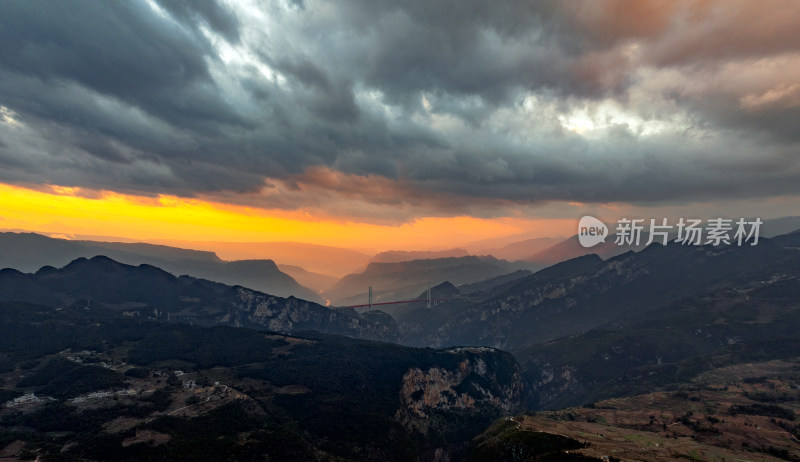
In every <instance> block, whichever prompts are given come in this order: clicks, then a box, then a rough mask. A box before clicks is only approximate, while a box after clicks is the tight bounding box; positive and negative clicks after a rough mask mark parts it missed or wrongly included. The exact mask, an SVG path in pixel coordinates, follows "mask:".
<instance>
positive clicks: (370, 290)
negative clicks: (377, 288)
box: [369, 286, 372, 311]
mask: <svg viewBox="0 0 800 462" xmlns="http://www.w3.org/2000/svg"><path fill="white" fill-rule="evenodd" d="M369 310H370V311H372V286H369Z"/></svg>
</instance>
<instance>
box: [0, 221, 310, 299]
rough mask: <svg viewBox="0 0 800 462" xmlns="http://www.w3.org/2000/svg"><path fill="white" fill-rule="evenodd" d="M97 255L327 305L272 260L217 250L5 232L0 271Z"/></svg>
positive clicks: (30, 269)
mask: <svg viewBox="0 0 800 462" xmlns="http://www.w3.org/2000/svg"><path fill="white" fill-rule="evenodd" d="M96 255H105V256H108V257H109V258H112V259H114V260H117V261H119V262H122V263H127V264H131V265H140V264H149V265H153V266H157V267H159V268H162V269H164V270H166V271H169V272H170V273H174V274H186V275H190V276H194V277H199V278H203V279H209V280H212V281H216V282H222V283H224V284H231V285H241V286H245V287H249V288H251V289H255V290H260V291H263V292H267V293H271V294H275V295H278V296H282V297H288V296H290V295H293V296H295V297H298V298H302V299H304V300H310V301H314V302H322V299H321V298H320V297H319V294H318V293H316V292H315V291H313V290H311V289H308V288H306V287H303V286H301V285H300V284H298V283H297V281H295V280H294V279H293V278H292V277H291V276H289V275H288V274H286V273H283V272H281V271H280V270H279V269H278V267H277V266H276V265H275V262H273V261H272V260H238V261H231V262H226V261H223V260H221V259H219V258H218V257H217V255H216V254H214V253H213V252H205V251H199V250H188V249H179V248H176V247H168V246H163V245H153V244H143V243H135V244H132V243H120V242H94V241H69V240H65V239H53V238H49V237H46V236H42V235H39V234H34V233H0V268H2V267H6V268H14V269H18V270H20V271H22V272H34V271H36V270H38V269H39V268H41V267H42V266H46V265H50V266H56V267H61V266H64V265H66V264H67V263H69V262H71V261H72V260H75V259H77V258H81V257H84V258H91V257H94V256H96Z"/></svg>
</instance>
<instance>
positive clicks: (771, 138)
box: [0, 0, 800, 216]
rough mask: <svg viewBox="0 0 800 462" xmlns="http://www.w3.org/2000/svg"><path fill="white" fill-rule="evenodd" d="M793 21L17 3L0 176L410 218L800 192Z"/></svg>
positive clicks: (467, 3)
mask: <svg viewBox="0 0 800 462" xmlns="http://www.w3.org/2000/svg"><path fill="white" fill-rule="evenodd" d="M798 21H800V8H797V7H796V6H795V5H793V4H787V3H785V2H778V3H774V4H773V3H763V4H762V3H759V4H755V3H748V2H742V3H739V2H730V3H728V2H726V3H725V4H724V6H723V7H720V5H719V4H717V5H714V4H713V3H705V2H700V3H697V2H692V3H683V2H665V1H664V2H662V1H656V0H654V1H649V2H641V1H626V0H608V1H604V2H574V3H562V2H528V1H499V2H485V1H476V0H459V1H437V2H431V1H422V0H420V1H407V2H389V1H366V0H341V1H337V2H325V1H306V2H291V4H290V5H289V7H288V8H285V7H282V6H281V5H279V4H278V3H277V2H276V3H273V2H264V3H263V4H253V5H251V8H250V9H244V8H243V7H242V5H241V4H231V5H227V4H223V3H218V2H212V1H194V0H169V1H168V0H163V1H161V0H159V1H157V2H154V3H148V2H144V1H142V2H84V1H78V0H76V1H71V2H57V3H53V4H48V6H47V8H44V7H42V6H41V5H40V4H35V3H33V2H9V3H7V4H5V5H4V6H3V14H2V15H0V107H1V108H4V110H5V111H6V112H7V114H6V115H4V116H3V118H0V166H2V168H1V169H0V180H2V181H6V182H25V183H54V184H62V185H77V186H85V187H92V188H98V189H113V190H118V191H125V192H134V193H145V194H158V193H174V194H180V195H208V194H212V195H213V194H216V195H217V196H218V197H224V198H225V200H230V201H234V202H244V203H254V204H258V205H263V206H277V207H285V208H296V207H308V206H309V204H311V205H313V206H318V207H320V208H324V207H325V206H326V205H325V201H328V202H330V201H335V200H338V199H339V198H344V199H347V200H354V201H359V202H361V203H367V204H388V205H392V206H393V207H398V208H413V209H414V210H413V212H408V214H412V215H413V214H421V213H430V214H458V213H465V212H472V211H474V210H477V209H481V210H483V211H482V212H480V213H490V212H485V210H489V209H491V208H492V207H495V208H494V209H493V210H495V213H497V214H502V213H505V212H504V211H505V207H508V206H511V205H513V204H514V203H535V202H539V201H548V200H568V201H570V200H574V201H585V202H592V201H638V202H644V203H648V202H652V203H661V202H669V201H683V200H691V199H698V200H699V199H709V200H713V199H715V198H719V197H723V196H725V197H728V196H731V195H733V196H739V197H751V196H762V195H763V196H768V195H774V194H794V193H798V192H800V191H798V188H800V187H799V186H798V185H797V182H796V181H794V179H795V178H796V177H797V174H798V170H800V168H799V166H798V163H797V162H798V159H797V156H796V154H797V149H798V145H797V143H798V142H800V138H799V137H800V135H798V133H800V132H798V131H797V130H796V127H797V126H800V112H799V111H800V82H798V80H799V79H797V78H796V75H800V74H798V73H794V72H793V71H800V64H798V55H800V32H798V29H797V28H796V27H795V25H796V24H797V22H798ZM792 76H795V77H792ZM609 104H611V105H612V106H613V108H614V109H613V110H606V109H603V108H604V107H606V106H608V105H609ZM604 105H605V106H604ZM603 111H606V112H603ZM609 111H610V112H609ZM0 115H2V114H0ZM589 119H590V120H589ZM587 120H588V121H587ZM320 172H328V173H327V174H325V175H321V174H320ZM270 185H272V186H270ZM354 185H355V186H354ZM370 185H372V186H370ZM262 188H263V189H262ZM245 193H246V194H245ZM256 193H258V194H256ZM365 210H369V211H370V212H369V213H373V209H372V208H370V207H365ZM426 211H427V212H426ZM348 213H350V212H348ZM374 213H382V212H381V211H380V210H378V211H376V212H374ZM385 213H386V214H387V215H391V216H395V215H396V214H397V213H398V212H397V211H396V210H395V211H390V210H389V209H388V208H387V209H386V211H385ZM404 213H405V212H399V214H400V215H403V216H407V215H404Z"/></svg>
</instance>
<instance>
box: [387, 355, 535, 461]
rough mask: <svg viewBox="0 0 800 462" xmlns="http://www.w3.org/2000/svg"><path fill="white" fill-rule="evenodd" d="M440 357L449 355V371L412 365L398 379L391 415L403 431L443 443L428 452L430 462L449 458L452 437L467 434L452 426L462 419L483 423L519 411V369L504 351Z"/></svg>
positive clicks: (455, 444)
mask: <svg viewBox="0 0 800 462" xmlns="http://www.w3.org/2000/svg"><path fill="white" fill-rule="evenodd" d="M445 353H447V354H451V355H453V356H454V358H453V359H455V361H454V363H453V366H452V367H445V366H434V367H430V368H427V369H426V368H417V367H415V368H411V369H409V370H408V371H407V372H406V373H405V374H404V375H403V381H402V387H401V390H400V407H399V408H398V409H397V411H396V413H395V419H396V420H397V421H398V422H400V423H401V424H402V425H403V426H404V427H405V428H406V429H407V430H408V431H409V432H412V433H417V434H420V435H421V436H423V437H425V438H426V439H427V440H428V441H439V442H442V443H444V444H443V445H442V447H438V448H434V449H433V450H432V452H431V459H432V460H449V458H450V453H451V451H453V449H454V448H456V449H457V448H458V443H459V441H458V438H459V437H461V436H466V434H468V433H469V431H470V429H468V428H458V427H459V425H463V422H465V421H467V420H466V419H468V421H471V422H481V423H482V424H488V423H489V422H491V421H493V420H495V419H497V418H499V417H501V416H503V415H508V414H513V413H515V412H518V411H519V410H520V409H521V408H522V380H521V378H520V370H519V366H518V365H517V363H516V362H515V361H514V359H513V357H511V356H510V355H509V354H508V353H504V352H500V351H498V350H494V349H491V348H456V349H451V350H446V352H445ZM460 417H464V418H466V419H461V418H460ZM459 422H461V424H459ZM445 447H446V448H447V449H445Z"/></svg>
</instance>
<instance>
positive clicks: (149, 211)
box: [0, 184, 574, 251]
mask: <svg viewBox="0 0 800 462" xmlns="http://www.w3.org/2000/svg"><path fill="white" fill-rule="evenodd" d="M48 189H49V192H46V191H44V190H34V189H28V188H23V187H18V186H12V185H7V184H0V203H2V204H3V208H2V212H3V214H2V221H0V224H1V225H2V227H3V228H6V229H27V230H35V231H39V232H43V233H48V234H55V235H61V236H71V235H94V236H106V237H118V238H124V239H145V240H154V241H189V242H191V241H226V242H259V241H262V242H266V241H296V242H306V243H312V244H319V245H331V246H333V245H336V246H343V247H352V248H360V249H373V250H378V251H382V250H389V249H394V248H408V249H428V248H447V247H454V246H457V245H458V244H461V243H466V242H469V241H474V240H480V239H485V238H490V237H497V236H504V235H514V234H519V233H525V232H539V233H542V235H561V234H564V235H566V234H568V233H569V232H570V231H571V230H572V228H573V227H574V220H571V219H569V220H568V219H552V220H526V219H521V218H500V219H480V218H473V217H450V218H442V217H431V218H421V219H419V220H415V221H413V222H410V223H405V224H401V225H397V226H390V225H375V224H367V223H357V222H352V221H347V220H333V219H314V218H313V217H309V216H308V215H306V214H304V213H303V212H299V211H297V212H286V211H275V210H263V209H254V208H249V207H242V206H234V205H226V204H220V203H213V202H206V201H202V200H196V199H185V198H178V197H175V196H166V195H161V196H158V197H155V198H150V197H142V196H132V195H125V194H119V193H114V192H110V191H99V192H98V191H84V190H80V189H75V188H64V187H58V186H51V187H49V188H48Z"/></svg>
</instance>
